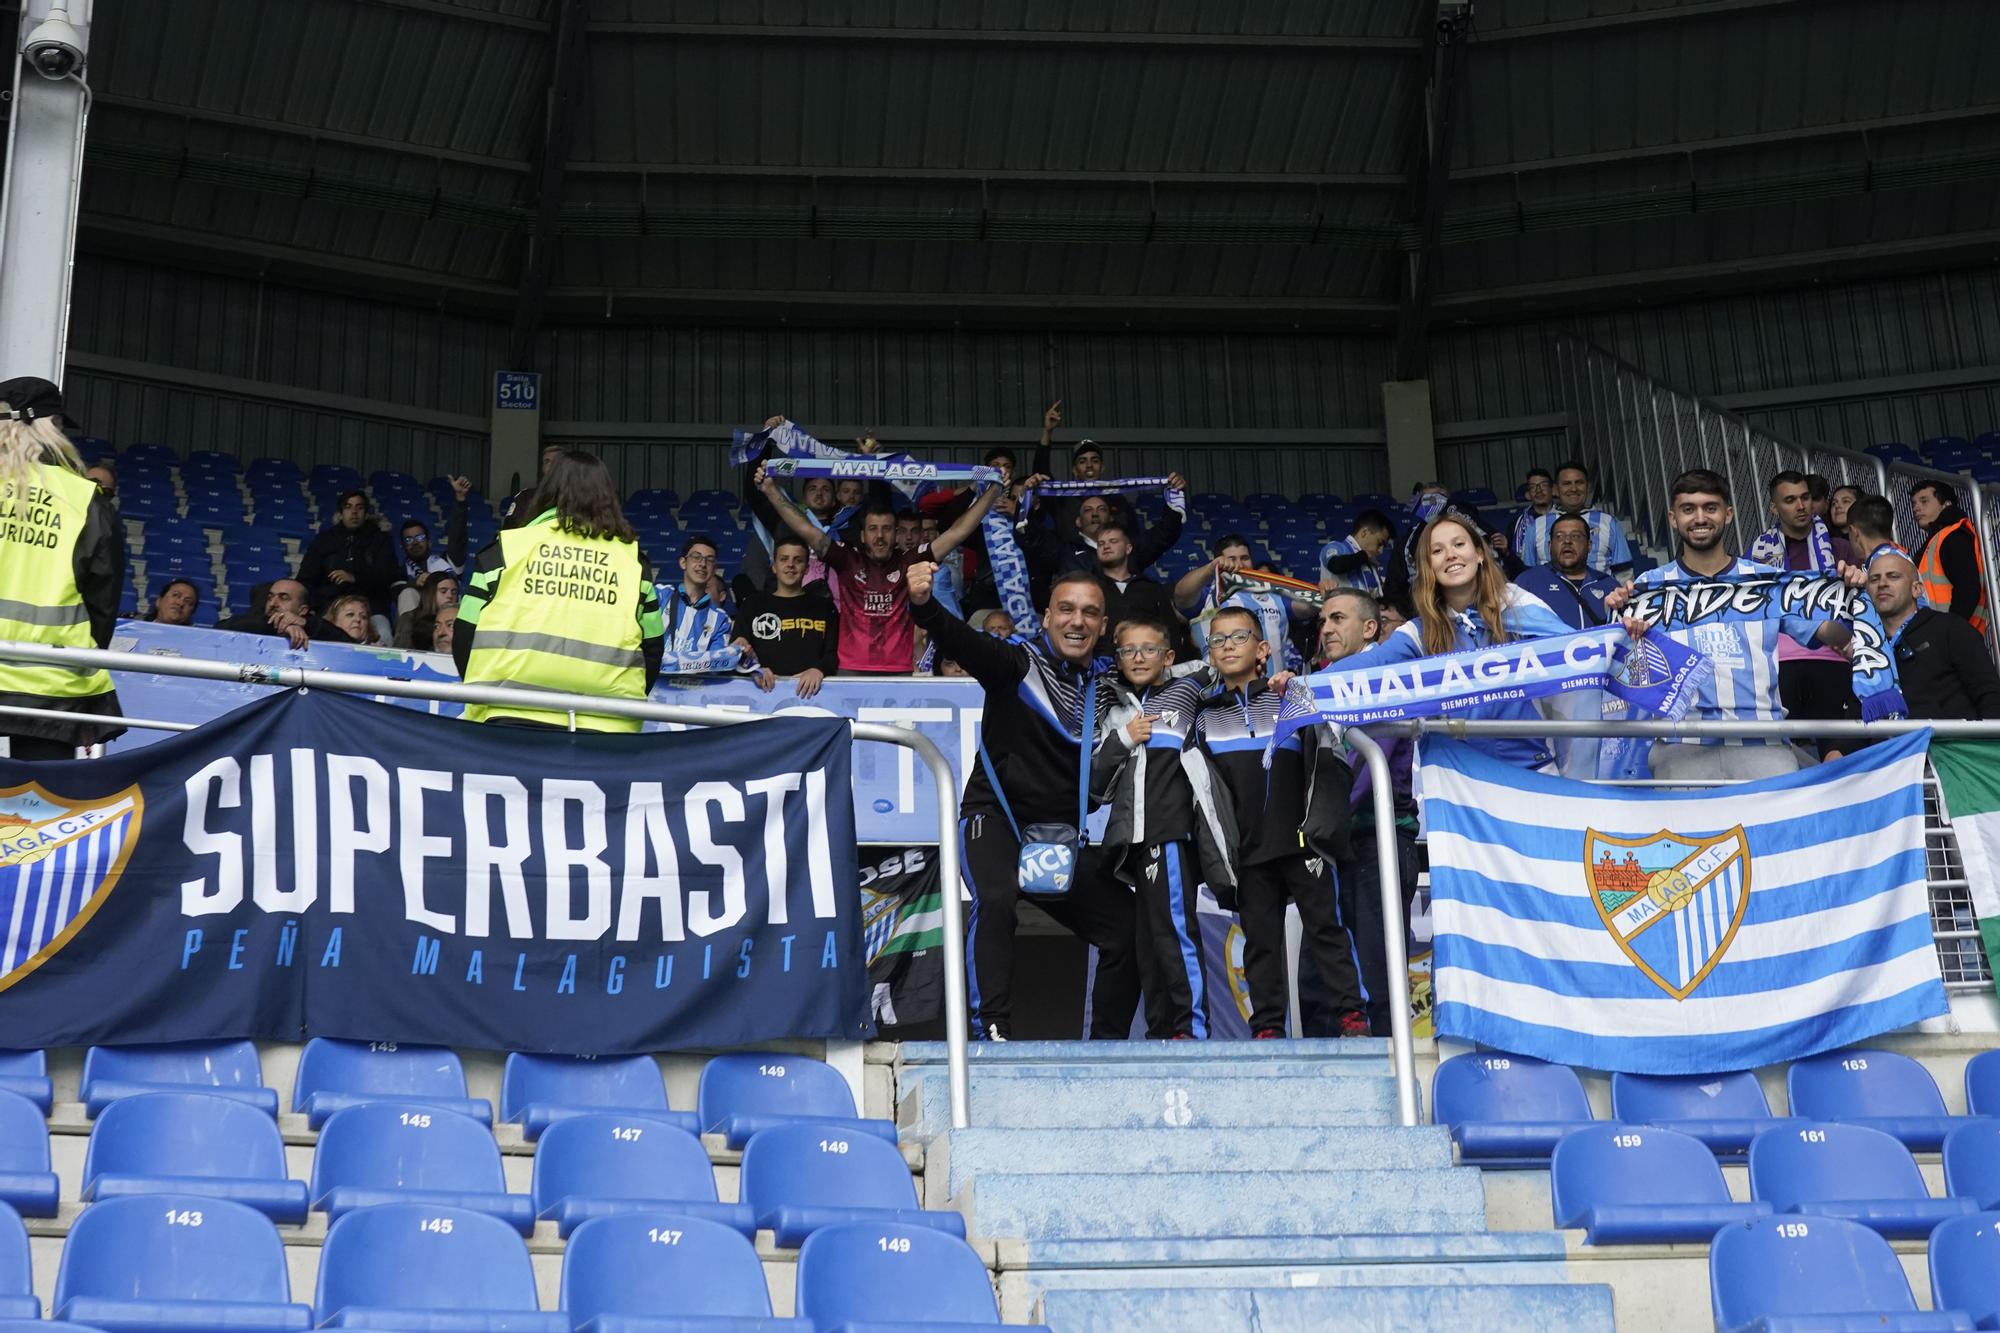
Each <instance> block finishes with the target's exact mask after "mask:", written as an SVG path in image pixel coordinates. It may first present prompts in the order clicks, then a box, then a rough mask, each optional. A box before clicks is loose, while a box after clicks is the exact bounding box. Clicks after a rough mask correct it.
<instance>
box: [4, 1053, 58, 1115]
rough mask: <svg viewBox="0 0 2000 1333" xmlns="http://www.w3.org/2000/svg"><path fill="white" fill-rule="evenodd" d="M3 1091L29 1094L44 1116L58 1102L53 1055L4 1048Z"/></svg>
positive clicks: (20, 1095)
mask: <svg viewBox="0 0 2000 1333" xmlns="http://www.w3.org/2000/svg"><path fill="white" fill-rule="evenodd" d="M0 1092H11V1093H13V1094H14V1095H15V1096H17V1097H26V1098H27V1099H28V1100H29V1101H31V1102H33V1103H34V1104H35V1107H36V1109H37V1110H39V1111H40V1112H41V1113H42V1114H43V1115H47V1114H48V1113H49V1107H50V1106H52V1105H54V1104H55V1099H56V1091H55V1085H54V1084H52V1083H50V1082H49V1057H48V1056H47V1055H45V1054H43V1053H42V1052H41V1051H0Z"/></svg>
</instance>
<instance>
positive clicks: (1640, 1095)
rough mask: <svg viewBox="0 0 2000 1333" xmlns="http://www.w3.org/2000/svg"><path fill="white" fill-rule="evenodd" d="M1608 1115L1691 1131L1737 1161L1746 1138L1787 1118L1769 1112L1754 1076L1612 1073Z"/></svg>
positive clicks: (1719, 1153) (1746, 1149)
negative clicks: (1780, 1117) (1782, 1118)
mask: <svg viewBox="0 0 2000 1333" xmlns="http://www.w3.org/2000/svg"><path fill="white" fill-rule="evenodd" d="M1611 1118H1612V1119H1614V1120H1621V1121H1624V1122H1625V1123H1626V1124H1631V1125H1657V1126H1658V1127H1659V1128H1661V1129H1671V1130H1675V1131H1677V1132H1679V1133H1682V1134H1687V1135H1691V1136H1692V1137H1694V1138H1697V1139H1699V1140H1701V1142H1702V1143H1703V1144H1704V1145H1706V1146H1707V1147H1708V1149H1709V1150H1710V1151H1711V1152H1713V1153H1714V1154H1715V1155H1716V1156H1717V1157H1718V1158H1723V1159H1726V1160H1732V1161H1741V1160H1742V1159H1743V1155H1744V1154H1745V1153H1747V1152H1749V1151H1750V1140H1752V1139H1754V1138H1756V1137H1757V1135H1758V1134H1760V1133H1762V1132H1763V1131H1764V1130H1767V1129H1772V1128H1775V1127H1777V1126H1779V1125H1782V1124H1785V1123H1787V1122H1785V1121H1782V1120H1780V1119H1779V1118H1778V1117H1776V1116H1774V1115H1772V1114H1771V1103H1770V1102H1769V1101H1768V1100H1767V1099H1766V1098H1765V1096H1764V1089H1763V1086H1762V1085H1761V1084H1759V1083H1758V1082H1757V1076H1756V1075H1755V1074H1753V1073H1751V1072H1750V1071H1748V1070H1738V1071H1737V1072H1736V1073H1733V1074H1715V1075H1709V1074H1690V1075H1666V1074H1613V1075H1612V1076H1611Z"/></svg>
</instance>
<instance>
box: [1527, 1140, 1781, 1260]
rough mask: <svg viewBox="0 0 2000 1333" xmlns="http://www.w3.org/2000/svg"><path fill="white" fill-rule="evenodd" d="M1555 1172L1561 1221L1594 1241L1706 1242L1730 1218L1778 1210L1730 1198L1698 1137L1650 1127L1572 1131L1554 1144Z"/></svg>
mask: <svg viewBox="0 0 2000 1333" xmlns="http://www.w3.org/2000/svg"><path fill="white" fill-rule="evenodd" d="M1549 1173H1550V1174H1549V1201H1550V1204H1551V1207H1552V1210H1553V1211H1554V1213H1555V1223H1556V1226H1557V1227H1558V1228H1560V1229H1563V1230H1568V1229H1572V1228H1577V1227H1581V1228H1583V1230H1584V1233H1585V1234H1584V1240H1585V1242H1586V1243H1588V1244H1591V1245H1664V1244H1673V1243H1676V1242H1686V1243H1690V1244H1705V1243H1707V1241H1708V1239H1709V1238H1710V1237H1711V1236H1713V1235H1714V1234H1715V1233H1716V1232H1717V1231H1719V1230H1721V1229H1722V1228H1723V1227H1725V1226H1728V1225H1729V1224H1730V1223H1731V1222H1741V1221H1744V1220H1746V1219H1748V1218H1752V1217H1763V1216H1767V1215H1769V1214H1770V1213H1771V1211H1772V1208H1771V1205H1770V1204H1768V1203H1737V1202H1735V1201H1734V1200H1732V1199H1731V1198H1730V1197H1729V1186H1728V1185H1727V1184H1726V1183H1725V1182H1724V1181H1723V1179H1722V1168H1721V1167H1719V1166H1717V1165H1716V1164H1715V1156H1714V1154H1712V1153H1710V1152H1709V1150H1708V1149H1707V1148H1706V1147H1705V1146H1703V1144H1702V1142H1701V1141H1700V1140H1699V1139H1696V1138H1693V1137H1691V1136H1689V1135H1686V1134H1677V1133H1675V1132H1674V1131H1673V1130H1670V1129H1655V1128H1653V1127H1652V1126H1650V1125H1649V1126H1643V1127H1642V1126H1639V1125H1614V1124H1604V1125H1591V1126H1589V1127H1588V1128H1585V1129H1578V1130H1573V1131H1571V1132H1570V1133H1568V1134H1565V1135H1564V1136H1563V1139H1562V1142H1560V1143H1558V1144H1556V1151H1555V1156H1554V1157H1552V1158H1551V1159H1550V1161H1549Z"/></svg>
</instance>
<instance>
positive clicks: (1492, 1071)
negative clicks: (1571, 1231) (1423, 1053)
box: [1431, 1051, 1595, 1166]
mask: <svg viewBox="0 0 2000 1333" xmlns="http://www.w3.org/2000/svg"><path fill="white" fill-rule="evenodd" d="M1431 1106H1432V1110H1433V1114H1434V1117H1435V1118H1436V1119H1437V1120H1440V1121H1442V1122H1444V1123H1445V1124H1448V1125H1450V1126H1451V1137H1452V1141H1453V1142H1455V1143H1457V1144H1458V1152H1459V1156H1460V1157H1461V1158H1463V1159H1464V1160H1465V1161H1467V1162H1476V1163H1478V1164H1479V1165H1481V1166H1540V1165H1542V1164H1543V1163H1545V1162H1547V1161H1548V1158H1549V1154H1550V1153H1552V1152H1554V1151H1555V1147H1556V1143H1557V1141H1559V1140H1560V1139H1561V1138H1562V1136H1563V1135H1565V1134H1567V1133H1569V1132H1570V1131H1571V1130H1573V1129H1577V1128H1579V1127H1581V1126H1584V1125H1589V1124H1593V1123H1595V1121H1594V1119H1593V1118H1592V1116H1591V1114H1590V1098H1589V1097H1588V1096H1586V1095H1585V1094H1584V1091H1583V1081H1582V1080H1581V1079H1579V1078H1577V1076H1576V1071H1575V1070H1573V1069H1571V1068H1570V1067H1569V1066H1568V1065H1552V1064H1549V1063H1548V1062H1547V1061H1544V1060H1537V1059H1535V1058H1533V1057H1532V1056H1525V1055H1503V1054H1500V1053H1499V1052H1488V1051H1479V1052H1473V1053H1469V1054H1466V1055H1454V1056H1453V1057H1451V1059H1449V1060H1446V1061H1445V1062H1444V1063H1442V1064H1440V1065H1439V1066H1438V1067H1437V1073H1436V1074H1435V1075H1433V1076H1432V1079H1431Z"/></svg>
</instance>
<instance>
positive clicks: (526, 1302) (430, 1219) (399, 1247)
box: [313, 1108, 569, 1333]
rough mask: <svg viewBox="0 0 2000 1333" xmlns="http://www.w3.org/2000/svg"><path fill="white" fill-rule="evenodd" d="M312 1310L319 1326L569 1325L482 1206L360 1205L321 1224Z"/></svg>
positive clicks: (504, 1331) (534, 1328)
mask: <svg viewBox="0 0 2000 1333" xmlns="http://www.w3.org/2000/svg"><path fill="white" fill-rule="evenodd" d="M363 1109H365V1108H363ZM341 1114H342V1115H354V1114H356V1112H355V1111H343V1112H341ZM450 1118H451V1119H453V1120H456V1121H457V1122H458V1123H460V1124H463V1125H471V1124H472V1122H471V1121H470V1120H467V1119H466V1118H465V1117H464V1116H452V1117H450ZM474 1128H476V1126H474ZM313 1308H314V1310H315V1311H316V1312H317V1314H318V1316H319V1325H318V1326H319V1327H321V1328H374V1329H396V1330H404V1329H423V1330H426V1333H568V1330H569V1319H568V1318H567V1317H566V1316H564V1315H560V1314H543V1313H542V1312H541V1301H540V1298H539V1297H538V1296H537V1295H536V1293H535V1270H534V1268H533V1266H532V1265H531V1264H530V1263H529V1261H528V1247H527V1245H526V1244H524V1243H523V1242H522V1240H521V1238H520V1237H519V1236H517V1235H515V1234H514V1233H513V1232H512V1231H509V1230H508V1229H507V1227H506V1225H505V1224H504V1223H501V1222H499V1221H496V1220H495V1219H493V1218H491V1217H488V1216H486V1215H485V1214H484V1213H477V1212H469V1211H467V1210H465V1209H462V1208H446V1207H438V1206H433V1205H429V1204H417V1203H393V1204H385V1205H383V1206H382V1207H379V1208H364V1209H362V1210H361V1211H359V1212H354V1213H349V1214H348V1215H347V1216H345V1217H343V1218H341V1219H340V1220H339V1221H337V1222H335V1223H334V1224H333V1225H332V1226H331V1227H329V1228H328V1229H327V1233H326V1247H325V1248H324V1249H322V1250H321V1251H320V1256H319V1290H318V1291H317V1293H316V1294H315V1295H314V1297H313Z"/></svg>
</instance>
